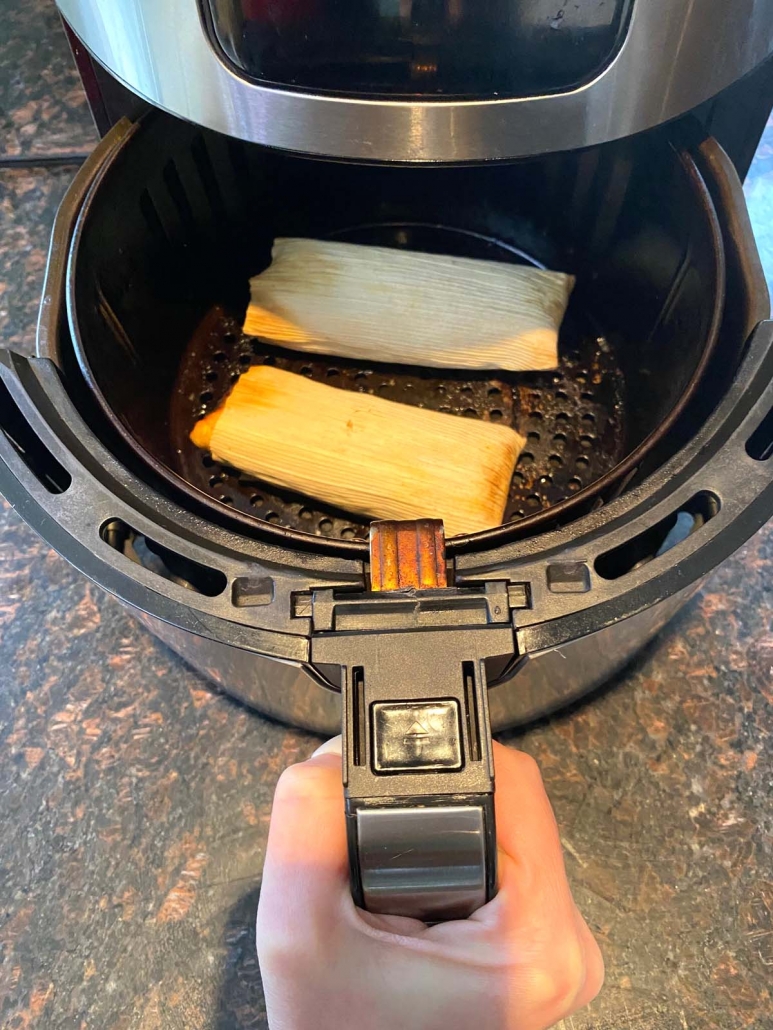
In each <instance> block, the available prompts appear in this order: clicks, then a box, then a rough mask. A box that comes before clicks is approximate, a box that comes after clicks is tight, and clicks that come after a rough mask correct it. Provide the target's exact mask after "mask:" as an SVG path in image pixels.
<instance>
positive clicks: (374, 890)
mask: <svg viewBox="0 0 773 1030" xmlns="http://www.w3.org/2000/svg"><path fill="white" fill-rule="evenodd" d="M357 840H358V854H359V859H360V871H361V874H362V893H363V898H364V900H365V907H366V908H368V909H370V910H371V911H373V912H381V913H383V914H385V915H400V916H413V917H414V918H416V919H423V920H425V922H432V921H433V920H434V919H436V918H439V917H441V916H442V918H443V919H465V918H466V917H467V916H468V915H470V914H471V913H472V912H474V911H475V910H476V909H477V908H480V906H481V905H483V904H485V901H486V866H485V854H484V851H485V837H484V829H483V811H482V809H480V808H477V807H475V806H472V805H470V806H464V807H451V806H449V807H444V808H378V809H373V810H371V811H368V810H361V811H358V812H357Z"/></svg>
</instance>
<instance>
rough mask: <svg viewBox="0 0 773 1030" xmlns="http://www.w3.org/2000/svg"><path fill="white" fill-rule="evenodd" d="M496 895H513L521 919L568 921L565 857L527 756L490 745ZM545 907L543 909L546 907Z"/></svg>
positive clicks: (539, 780)
mask: <svg viewBox="0 0 773 1030" xmlns="http://www.w3.org/2000/svg"><path fill="white" fill-rule="evenodd" d="M494 761H495V768H496V794H495V795H494V802H495V808H496V818H497V842H498V845H499V848H500V855H501V853H502V852H504V855H501V861H500V877H499V882H500V890H501V891H502V892H503V893H507V892H514V893H515V895H516V899H515V900H516V901H517V908H518V910H519V911H520V912H521V913H522V914H523V916H524V917H525V918H526V919H529V918H531V915H532V914H533V913H535V912H537V911H541V912H542V913H543V915H542V918H548V917H549V916H553V917H554V918H556V917H559V916H560V917H565V918H569V916H570V915H573V911H574V902H573V901H572V895H571V891H570V890H569V883H568V881H567V878H566V869H565V867H564V856H563V850H562V847H561V839H560V836H559V831H558V826H557V824H556V819H555V816H554V814H553V808H552V805H551V804H550V800H549V798H548V796H547V792H546V791H545V785H544V783H543V781H542V774H541V773H540V770H539V767H538V765H537V763H536V762H535V761H534V759H533V758H531V757H530V756H529V755H526V754H524V753H522V752H520V751H515V750H513V749H511V748H506V747H502V745H500V744H496V743H495V744H494ZM545 906H547V908H546V907H545Z"/></svg>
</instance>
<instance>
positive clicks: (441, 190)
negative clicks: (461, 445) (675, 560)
mask: <svg viewBox="0 0 773 1030" xmlns="http://www.w3.org/2000/svg"><path fill="white" fill-rule="evenodd" d="M687 136H688V137H689V133H687ZM681 139H682V136H681V135H680V132H679V131H674V130H672V131H671V132H669V133H666V132H665V131H662V130H661V131H658V132H655V133H651V134H648V135H645V136H643V137H639V138H637V139H633V140H628V141H624V142H621V143H615V144H608V145H605V146H604V147H598V148H595V149H592V150H588V151H585V152H583V153H580V154H577V153H573V154H568V155H558V156H554V157H551V158H549V159H541V160H531V161H526V162H519V163H514V164H499V165H488V166H478V167H443V168H441V167H436V168H424V167H422V168H409V167H383V166H375V165H372V166H367V165H354V164H346V163H336V162H325V161H319V160H311V159H305V158H302V157H297V156H292V155H288V154H284V153H281V152H277V151H270V150H266V149H264V148H260V147H257V146H254V145H249V144H243V143H240V142H238V141H235V140H232V139H228V138H226V137H222V136H219V135H217V134H214V133H210V132H203V131H202V130H200V129H198V128H196V127H194V126H190V125H188V124H186V123H183V122H180V121H178V120H176V119H173V118H171V117H169V116H165V115H160V114H154V115H152V116H151V117H148V118H146V119H144V120H143V122H142V123H141V124H140V126H139V127H138V129H137V131H136V132H135V133H134V135H133V138H132V139H131V140H130V141H129V143H130V145H128V146H125V147H123V148H122V149H121V150H120V152H119V154H118V156H117V158H116V159H115V160H114V161H112V162H110V163H108V165H107V166H106V168H105V169H104V170H103V173H102V175H101V177H100V179H99V180H98V181H97V183H96V184H95V187H94V188H93V189H92V191H91V194H90V197H89V200H88V201H87V203H86V205H85V207H84V210H83V212H82V214H81V217H80V219H79V226H78V230H77V232H76V239H75V246H74V249H73V255H74V256H73V266H72V268H71V274H70V289H71V293H70V316H71V320H72V330H73V334H74V337H75V340H76V346H77V347H78V349H79V351H80V359H81V364H82V369H83V372H84V373H85V375H86V378H87V380H88V381H89V382H90V383H91V385H92V386H93V387H94V388H95V389H96V391H97V393H98V395H100V396H101V398H102V400H103V403H104V405H105V409H106V410H107V411H108V412H110V413H112V414H114V415H115V416H117V420H118V424H119V425H120V426H121V427H122V429H123V432H124V433H125V435H126V439H127V440H128V441H129V442H130V443H131V444H133V445H134V446H135V447H136V448H137V449H138V450H139V451H140V452H141V453H143V454H144V455H145V456H146V457H149V459H150V464H151V465H153V464H155V465H156V467H157V468H158V469H159V470H160V471H161V472H162V473H163V472H164V470H165V469H168V470H171V471H172V472H173V473H175V474H176V475H177V476H180V475H181V474H182V476H183V478H185V479H187V480H188V482H189V483H190V481H191V479H192V473H191V466H190V460H191V458H190V454H188V455H187V458H186V459H185V460H182V459H181V456H180V453H179V451H180V449H181V447H183V446H184V442H185V437H186V435H187V430H188V429H189V427H190V426H189V424H188V423H187V422H186V421H185V418H184V417H183V430H182V431H181V429H180V425H179V422H180V417H181V416H180V412H181V411H182V412H183V413H184V412H186V411H187V412H188V415H187V418H188V421H189V423H190V424H192V422H193V419H194V418H195V417H197V415H199V414H201V413H202V412H203V411H205V410H208V409H209V408H211V407H212V406H213V405H214V404H216V403H218V402H219V400H220V399H221V398H222V396H224V394H225V392H226V391H227V389H228V387H229V386H230V381H231V377H232V376H233V375H235V374H237V373H238V371H239V370H240V369H243V368H244V367H245V364H248V363H249V361H251V360H266V359H268V360H269V361H272V362H275V363H278V364H284V365H285V367H291V368H294V370H296V371H301V370H305V372H306V374H308V373H309V371H311V374H313V375H315V376H317V377H319V378H322V379H327V381H331V382H335V385H344V386H347V385H348V386H349V387H350V388H361V385H362V384H361V383H359V385H358V382H359V381H358V379H357V377H358V376H360V377H362V376H364V375H365V373H363V372H362V370H359V371H358V370H357V369H356V368H355V367H352V368H346V367H343V366H345V365H346V363H341V362H336V363H335V366H333V368H332V371H333V378H332V379H331V378H329V376H330V373H331V367H330V366H329V365H328V366H325V365H324V363H319V362H314V361H309V360H307V359H304V358H303V356H298V355H287V354H284V353H282V352H275V351H272V349H271V348H266V347H265V346H264V345H262V344H260V343H259V342H257V341H249V340H242V339H241V338H240V331H239V325H240V320H241V317H242V315H243V312H244V308H245V305H246V302H247V295H248V289H247V282H248V279H249V277H250V276H251V275H253V274H255V273H256V272H258V271H259V270H260V269H261V268H263V267H265V266H266V265H267V264H268V262H269V260H270V250H271V244H272V241H273V239H274V238H275V237H276V236H280V235H301V236H320V237H325V236H335V237H337V238H342V239H349V240H352V241H356V242H373V243H379V244H387V245H394V246H409V247H410V246H413V247H414V248H416V249H427V250H433V249H435V250H439V251H451V252H457V253H463V254H469V255H471V256H477V257H480V256H483V257H490V258H492V259H494V260H505V261H516V262H521V261H526V262H530V263H534V264H537V265H544V266H546V267H550V268H556V269H562V270H566V271H571V272H574V273H576V274H577V276H578V285H577V288H576V291H575V295H574V297H573V300H572V304H571V307H570V311H569V314H568V316H567V321H566V327H565V331H564V333H563V335H562V341H561V348H562V351H563V353H564V354H565V356H566V361H565V364H564V366H563V367H562V369H560V370H559V373H558V374H556V375H553V374H548V375H545V374H526V375H519V376H501V375H499V374H497V375H496V376H495V377H494V376H491V375H483V376H478V377H475V376H473V377H470V376H468V375H466V374H465V375H464V376H462V377H457V378H456V380H454V378H453V377H451V378H450V379H449V380H443V381H440V380H438V379H437V377H436V376H435V375H434V374H430V375H429V376H428V377H427V376H424V379H423V380H422V379H421V377H420V378H419V380H417V381H415V382H408V383H406V380H405V373H406V370H404V369H399V368H394V367H393V368H391V369H390V368H389V367H384V368H383V369H378V368H376V369H373V370H371V369H368V370H367V373H368V376H370V375H371V373H374V377H373V378H367V379H366V380H365V383H366V388H367V389H378V388H379V385H380V386H381V388H382V389H381V392H382V393H384V394H385V395H387V396H389V395H390V394H389V390H390V389H392V388H393V387H394V388H395V389H397V392H398V396H397V397H396V398H395V399H400V400H410V399H411V397H413V398H414V403H415V402H416V401H417V400H419V401H420V402H421V403H427V404H428V406H429V405H432V406H436V407H440V408H442V407H443V402H444V401H446V402H447V401H448V393H449V392H450V393H451V394H454V397H453V398H452V399H453V404H451V405H450V406H451V410H456V411H458V412H459V413H460V414H468V415H472V414H475V415H478V416H479V417H486V418H498V419H504V420H508V419H512V421H513V424H515V425H516V426H517V427H519V428H520V429H521V430H523V431H528V432H529V433H531V436H530V445H529V448H528V449H527V451H526V453H525V455H524V456H523V457H522V459H521V463H520V464H519V468H518V470H517V473H516V477H517V478H518V477H521V480H520V486H519V488H518V490H516V491H515V493H514V494H513V496H514V497H515V500H514V502H513V505H512V506H511V507H510V508H509V512H508V514H509V515H510V516H511V517H513V518H515V519H519V518H522V517H523V516H528V515H530V514H533V512H534V510H535V509H537V510H539V509H542V508H549V506H550V505H552V504H555V503H557V501H559V500H561V499H562V496H561V495H560V491H561V490H562V491H563V492H564V494H565V493H566V492H571V491H575V492H576V491H580V490H582V489H584V488H586V487H588V486H589V485H591V483H592V482H593V479H594V478H597V477H598V476H600V475H603V474H604V473H605V472H607V471H609V469H610V468H611V467H612V466H613V465H615V464H616V463H617V462H618V461H619V460H620V459H621V458H623V457H624V456H625V455H626V454H628V453H629V452H631V451H632V450H633V449H634V448H636V447H637V446H638V445H640V444H641V443H642V441H644V440H645V438H647V437H648V435H649V434H651V433H652V432H653V430H656V429H657V428H658V427H659V426H661V425H662V424H663V422H664V420H665V419H666V418H667V416H668V415H669V413H670V412H671V411H672V409H673V408H674V405H675V404H676V403H677V402H678V400H679V398H680V397H681V395H682V394H683V392H684V390H685V387H686V386H687V384H688V382H689V381H690V378H691V376H692V375H693V373H694V372H695V370H696V367H697V366H698V364H699V362H700V361H701V357H702V355H703V353H704V350H705V348H706V347H707V346H708V345H710V344H711V343H712V342H713V341H712V333H713V332H714V331H715V329H716V324H715V323H716V321H717V309H718V308H719V310H721V307H722V303H723V297H724V285H725V284H724V278H723V276H724V271H723V266H722V259H721V253H718V243H717V238H716V236H717V228H716V223H715V221H714V220H713V219H712V211H713V207H712V205H711V202H710V201H709V200H707V192H706V189H705V186H704V185H703V183H702V181H700V179H699V178H696V176H695V174H694V173H692V174H691V170H690V167H689V165H688V162H687V161H686V159H685V158H684V156H683V150H682V143H681ZM106 241H109V245H106ZM719 247H720V249H721V244H720V245H719ZM192 341H193V345H192ZM742 342H743V341H742V340H740V339H738V338H736V339H735V340H734V341H733V343H732V344H731V346H730V351H729V352H728V348H727V346H726V347H725V353H724V361H725V367H724V373H725V374H724V382H728V381H729V373H730V371H731V369H732V368H734V367H735V364H736V363H737V361H738V359H739V357H740V347H741V345H742ZM192 346H193V351H194V352H195V353H193V359H195V360H194V369H193V373H192V374H187V377H186V375H183V376H182V377H180V369H181V365H182V366H183V368H184V370H185V368H186V367H187V368H190V364H191V360H192V350H191V348H192ZM471 346H474V341H471ZM208 347H209V350H207V348H208ZM197 348H198V349H197ZM218 355H219V358H218ZM256 355H257V357H256ZM213 359H216V360H213ZM293 359H297V360H296V362H295V364H293ZM728 363H729V364H728ZM336 375H338V379H337V380H336V379H335V376H336ZM197 377H198V378H197ZM379 377H380V378H379ZM385 377H386V378H385ZM443 384H445V385H443ZM717 385H718V387H721V384H717ZM411 390H413V394H411V392H410V391H411ZM438 390H440V391H441V392H440V394H438V392H437V391H438ZM181 391H182V393H181ZM444 391H445V393H446V396H445V397H444V396H442V393H443V392H444ZM497 391H498V392H497ZM181 397H182V398H183V402H181ZM471 398H472V400H471ZM486 398H488V399H486ZM471 404H474V407H470V405H471ZM186 405H187V407H186ZM465 405H466V407H465ZM446 406H448V405H447V404H446ZM704 406H705V398H704ZM299 431H305V427H299ZM689 432H690V424H689V420H688V421H685V420H682V423H681V424H680V430H679V432H675V433H672V434H670V439H669V440H668V441H667V442H665V441H664V442H663V443H661V446H660V451H659V460H661V461H662V460H664V458H665V457H667V456H668V454H669V453H673V451H674V450H675V449H676V448H677V447H678V446H679V445H680V444H681V443H682V442H684V439H685V437H686V435H688V434H689ZM186 460H187V461H188V463H189V464H188V465H186ZM194 460H195V462H196V463H200V464H199V465H198V467H199V469H200V473H201V475H200V481H199V482H197V483H196V484H195V485H196V486H199V487H200V489H201V492H202V496H204V497H205V498H206V495H207V494H208V495H209V496H208V501H209V503H210V505H211V507H212V510H216V509H221V510H220V517H222V516H223V511H222V509H223V508H224V505H225V503H228V504H229V505H230V507H231V508H232V509H233V510H236V511H240V513H241V514H242V515H247V517H248V518H256V519H257V518H260V517H261V516H262V517H263V518H266V517H269V521H271V522H275V523H276V522H279V523H280V524H284V525H287V526H289V528H291V529H300V530H306V531H307V532H310V533H312V534H316V535H317V536H318V537H320V538H322V539H335V538H336V537H337V536H343V538H344V539H346V538H347V536H350V535H361V534H362V533H363V531H364V526H365V521H364V520H356V519H352V518H351V517H350V516H348V515H346V514H345V513H337V512H334V511H326V510H323V509H318V506H315V505H314V504H313V503H309V501H308V499H305V498H296V497H290V496H288V495H282V494H281V493H279V492H277V491H273V492H272V494H271V496H269V497H268V498H267V495H266V491H265V490H264V489H262V488H261V487H260V486H259V485H256V484H255V483H254V482H246V483H243V482H242V481H241V479H240V477H239V476H238V473H237V472H236V471H235V470H223V469H219V468H213V467H212V464H211V459H207V458H206V456H204V455H199V454H195V455H194ZM207 462H209V465H208V464H207ZM556 462H559V463H560V467H558V466H557V465H556V464H555V463H556ZM570 472H571V474H570ZM210 481H213V485H212V486H211V487H210V485H209V484H210ZM557 484H558V486H557ZM559 487H560V490H559V489H558V488H559ZM557 491H558V492H557ZM222 497H225V498H226V502H222V501H220V500H219V498H222ZM256 497H257V498H259V501H258V502H257V503H253V500H252V499H253V498H256ZM519 498H520V500H519ZM596 503H598V502H596ZM309 512H311V517H309V514H308V513H309ZM226 514H227V512H226Z"/></svg>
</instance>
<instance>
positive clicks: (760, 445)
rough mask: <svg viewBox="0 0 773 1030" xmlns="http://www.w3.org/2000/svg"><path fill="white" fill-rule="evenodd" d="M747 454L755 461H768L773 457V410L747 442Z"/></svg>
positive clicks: (772, 409)
mask: <svg viewBox="0 0 773 1030" xmlns="http://www.w3.org/2000/svg"><path fill="white" fill-rule="evenodd" d="M746 453H747V454H748V455H749V457H750V458H754V460H755V461H767V460H768V458H770V457H772V456H773V408H771V409H770V411H769V412H768V413H767V415H766V416H765V418H764V419H763V420H762V422H760V424H759V425H758V426H757V428H756V429H755V430H754V432H753V433H752V435H751V436H750V437H749V439H748V440H747V441H746Z"/></svg>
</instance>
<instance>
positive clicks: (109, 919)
mask: <svg viewBox="0 0 773 1030" xmlns="http://www.w3.org/2000/svg"><path fill="white" fill-rule="evenodd" d="M8 6H10V5H6V7H8ZM0 45H4V46H6V49H7V48H8V44H7V41H6V43H4V44H0ZM6 74H7V64H6V65H5V66H3V65H0V82H1V81H2V78H3V76H5V75H6ZM2 88H4V87H3V86H2V85H0V89H2ZM33 135H34V134H33ZM771 154H773V134H772V135H771V136H770V140H769V141H766V143H765V145H764V148H763V149H762V150H761V153H760V158H759V160H758V162H757V164H756V166H755V169H754V171H753V174H752V177H751V178H750V182H749V184H748V186H747V195H748V196H749V199H750V204H751V207H752V211H753V214H754V217H755V219H756V223H757V228H758V234H759V238H760V239H761V241H762V242H763V244H766V249H765V251H764V253H765V256H766V258H767V259H768V261H769V267H770V268H771V270H773V246H770V247H767V241H768V240H769V236H768V233H769V231H770V229H769V227H770V225H773V217H772V218H771V219H767V213H768V212H769V213H770V214H771V216H773V199H772V198H773V165H771V158H770V155H771ZM73 171H74V169H58V170H42V169H14V170H11V171H8V170H3V171H0V339H1V340H2V342H3V343H4V344H5V345H8V344H9V343H10V344H12V345H13V346H18V347H20V348H22V349H24V350H27V351H29V349H30V347H31V345H32V341H33V337H34V321H35V305H36V299H37V294H38V291H39V289H40V280H41V276H42V272H43V267H44V259H45V248H46V243H47V233H48V227H49V224H50V221H51V219H52V217H53V213H54V209H55V206H56V202H57V200H58V198H59V196H60V195H61V193H62V191H63V190H64V188H65V187H66V184H67V181H68V180H69V178H70V177H71V175H72V174H73ZM766 220H767V224H766ZM772 242H773V241H772ZM771 278H773V275H771ZM771 568H773V529H771V527H768V528H767V529H766V530H764V531H763V532H761V533H760V534H758V536H757V537H756V538H755V539H754V540H753V541H752V542H750V543H749V544H748V545H747V546H746V547H745V548H744V549H743V550H742V551H741V552H740V553H739V554H738V555H736V556H735V557H734V558H733V559H732V560H730V561H729V562H727V563H726V565H725V566H724V567H723V568H722V569H720V570H719V571H718V572H717V573H716V574H715V575H714V576H713V577H712V579H711V580H710V582H709V583H708V584H707V586H706V587H705V589H704V590H703V591H702V592H701V594H700V595H699V596H698V597H697V599H696V600H695V601H694V602H693V603H692V604H691V605H690V606H689V607H688V609H687V610H686V611H685V612H684V613H683V614H682V615H681V616H680V618H679V619H678V620H677V621H676V622H675V623H673V624H672V625H671V626H670V627H669V628H668V629H667V630H666V631H665V632H664V633H663V634H662V635H661V637H660V638H659V639H658V640H657V641H656V643H655V644H654V645H653V646H651V647H650V648H649V649H648V650H647V652H646V653H645V654H644V655H642V657H641V658H640V660H639V661H638V662H637V663H636V665H635V666H634V667H632V668H631V669H629V670H628V671H627V672H626V673H625V674H624V675H623V676H622V677H621V678H620V679H619V680H618V681H617V682H616V683H615V684H613V685H611V686H610V687H609V688H608V689H607V690H605V691H604V692H603V693H602V694H600V695H597V696H596V697H594V698H592V699H591V700H589V701H588V702H586V703H585V704H583V705H581V706H579V707H578V708H577V709H575V710H573V711H571V712H569V713H567V714H563V715H561V716H559V717H556V718H554V719H552V720H550V721H548V722H546V723H544V724H541V725H539V726H537V727H534V728H532V729H531V730H529V731H528V732H526V733H523V734H520V735H511V736H508V738H507V741H508V742H509V743H511V744H513V745H517V746H519V747H522V748H524V749H525V750H527V751H529V752H530V753H531V754H533V755H534V756H535V757H536V758H537V759H538V761H539V762H540V764H541V766H542V769H543V772H544V775H545V779H546V782H547V785H548V789H549V792H550V795H551V798H552V800H553V802H554V805H555V808H556V814H557V816H558V820H559V823H560V826H561V831H562V836H563V840H564V845H565V848H566V853H567V867H568V871H569V875H570V878H571V880H572V884H573V887H574V890H575V892H576V897H577V900H578V903H579V905H580V907H581V908H582V910H583V912H584V913H585V914H586V915H587V917H588V919H589V921H590V923H591V925H592V927H593V929H594V930H595V932H596V933H597V934H598V936H599V939H600V941H601V944H602V948H603V950H604V954H605V958H606V962H607V984H606V987H605V989H604V991H603V993H602V995H601V996H600V998H599V999H598V1000H597V1002H596V1003H594V1005H593V1006H592V1008H591V1009H590V1010H588V1011H587V1012H584V1013H581V1014H578V1015H577V1016H575V1017H574V1019H573V1020H572V1021H567V1023H566V1025H565V1027H564V1028H563V1030H710V1028H711V1030H735V1028H740V1027H751V1028H754V1030H766V1028H770V1027H773V1002H772V1001H771V992H772V991H773V739H772V737H771V734H773V599H772V598H771V586H770V584H771V574H770V570H771ZM316 743H317V741H316V740H315V739H314V738H312V737H311V736H310V735H308V734H306V733H303V732H300V731H294V730H290V729H287V728H286V727H282V726H279V725H276V724H273V723H271V722H269V721H268V720H266V719H263V718H261V717H259V716H257V715H255V714H253V713H251V712H248V711H247V710H246V709H244V708H242V707H240V706H239V705H238V704H236V703H234V702H232V701H230V700H228V699H227V698H225V697H222V696H219V695H217V694H216V693H214V692H213V691H211V690H210V689H209V688H208V686H207V684H206V683H205V682H204V681H203V680H201V679H200V678H199V677H198V676H196V675H195V674H194V673H193V672H191V670H190V669H188V668H187V667H186V666H184V665H183V664H182V663H181V662H180V661H179V660H178V659H177V658H175V657H174V656H173V655H172V654H171V653H170V652H169V651H168V650H166V649H165V648H164V647H163V646H162V645H161V644H159V643H158V642H157V641H156V640H154V639H153V638H152V637H150V636H149V635H148V634H147V633H146V632H145V631H144V630H143V629H141V628H140V627H139V626H138V624H137V623H135V621H134V620H133V619H132V618H131V616H130V615H129V614H128V613H127V612H126V611H124V609H123V608H121V606H120V605H119V604H118V603H117V602H116V601H114V600H113V599H111V598H109V597H107V596H106V595H104V594H102V593H101V592H99V591H98V590H97V589H96V588H94V587H93V586H91V585H90V584H88V583H87V582H86V581H85V580H84V579H83V578H82V577H81V576H80V575H79V574H78V573H76V572H75V571H74V570H73V569H71V568H70V567H69V566H68V565H67V564H66V563H65V562H64V561H63V560H62V559H61V558H59V557H58V556H57V555H55V554H53V553H52V552H51V551H50V550H49V549H48V548H47V547H46V545H45V544H43V543H42V542H41V541H40V539H39V538H38V537H37V536H36V535H35V534H34V533H33V532H32V531H31V530H29V529H28V528H27V527H26V526H25V525H24V524H23V523H22V522H21V521H20V520H19V519H18V517H17V516H16V515H15V513H13V512H12V511H11V510H10V509H8V507H7V506H0V827H2V833H0V1026H2V1027H3V1030H6V1028H7V1030H29V1028H33V1027H34V1028H46V1030H48V1028H52V1030H242V1028H252V1027H256V1028H264V1027H265V1026H266V1021H265V1014H264V1008H263V1002H262V995H261V988H260V977H259V972H258V968H257V962H256V958H255V951H254V945H253V921H254V914H255V907H256V902H257V896H258V891H259V888H260V868H261V861H262V857H263V850H264V847H265V841H266V833H267V827H268V820H269V813H270V803H271V796H272V792H273V788H274V784H275V782H276V779H277V777H278V775H279V773H280V772H281V770H282V769H283V768H284V767H285V766H286V765H288V764H290V763H292V762H294V761H296V760H298V759H300V758H303V757H305V756H306V755H307V754H308V753H309V752H310V751H311V750H312V749H313V747H314V746H316Z"/></svg>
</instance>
